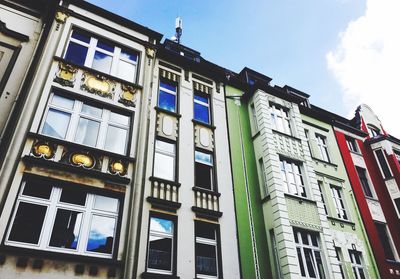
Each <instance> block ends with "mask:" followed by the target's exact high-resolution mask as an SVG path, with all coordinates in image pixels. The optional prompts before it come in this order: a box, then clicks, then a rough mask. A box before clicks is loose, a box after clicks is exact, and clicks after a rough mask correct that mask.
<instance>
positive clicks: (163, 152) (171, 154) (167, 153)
mask: <svg viewBox="0 0 400 279" xmlns="http://www.w3.org/2000/svg"><path fill="white" fill-rule="evenodd" d="M157 142H163V143H167V144H170V145H172V146H173V148H174V151H173V152H170V151H168V150H164V149H161V148H157ZM157 154H161V155H164V156H168V157H171V158H173V161H174V163H173V164H172V166H171V167H172V176H173V177H172V179H168V178H164V177H160V176H158V175H157V170H156V166H157V163H156V160H157V159H156V157H157ZM153 165H154V167H153V175H154V177H157V178H160V179H165V180H170V181H175V180H176V143H175V142H169V141H166V140H163V139H160V138H157V139H156V140H155V143H154V164H153Z"/></svg>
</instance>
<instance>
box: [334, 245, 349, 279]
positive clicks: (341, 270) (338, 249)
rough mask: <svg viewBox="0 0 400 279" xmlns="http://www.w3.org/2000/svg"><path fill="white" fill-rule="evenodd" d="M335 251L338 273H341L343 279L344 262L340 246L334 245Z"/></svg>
mask: <svg viewBox="0 0 400 279" xmlns="http://www.w3.org/2000/svg"><path fill="white" fill-rule="evenodd" d="M335 253H336V259H337V260H338V262H339V269H340V274H341V276H342V277H341V278H342V279H345V278H346V277H345V275H344V268H343V266H344V263H343V255H342V249H340V247H336V246H335Z"/></svg>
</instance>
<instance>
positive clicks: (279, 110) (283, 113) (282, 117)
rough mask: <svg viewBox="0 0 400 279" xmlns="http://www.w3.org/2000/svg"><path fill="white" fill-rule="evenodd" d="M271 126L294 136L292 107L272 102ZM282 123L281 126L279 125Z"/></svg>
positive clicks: (270, 105)
mask: <svg viewBox="0 0 400 279" xmlns="http://www.w3.org/2000/svg"><path fill="white" fill-rule="evenodd" d="M269 107H270V111H271V127H272V129H273V130H276V131H278V132H281V133H284V134H287V135H289V136H292V134H293V132H292V127H291V126H292V125H291V123H290V109H288V108H286V107H283V106H281V105H279V104H276V103H272V102H270V104H269ZM278 123H280V126H279V125H278ZM285 124H287V125H285Z"/></svg>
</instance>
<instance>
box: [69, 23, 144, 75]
mask: <svg viewBox="0 0 400 279" xmlns="http://www.w3.org/2000/svg"><path fill="white" fill-rule="evenodd" d="M138 57H139V55H138V53H137V52H135V51H132V50H129V49H126V48H124V47H119V46H114V45H113V44H112V43H110V42H108V41H106V40H103V39H98V38H95V37H92V36H91V35H89V34H88V33H86V32H84V31H81V30H73V31H72V34H71V37H70V39H69V44H68V47H67V50H66V51H65V54H64V58H65V59H66V60H68V61H70V62H73V63H75V64H78V65H81V66H86V67H89V68H92V69H95V70H97V71H100V72H103V73H106V74H110V75H113V76H116V77H119V78H121V79H124V80H127V81H130V82H135V81H136V72H137V63H138Z"/></svg>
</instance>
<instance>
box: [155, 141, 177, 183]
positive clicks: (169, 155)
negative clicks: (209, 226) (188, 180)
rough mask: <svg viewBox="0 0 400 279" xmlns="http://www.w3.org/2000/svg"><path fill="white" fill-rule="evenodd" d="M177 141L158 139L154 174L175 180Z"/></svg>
mask: <svg viewBox="0 0 400 279" xmlns="http://www.w3.org/2000/svg"><path fill="white" fill-rule="evenodd" d="M175 158H176V151H175V143H170V142H166V141H162V140H160V139H156V145H155V152H154V172H153V173H154V176H155V177H158V178H162V179H166V180H170V181H175Z"/></svg>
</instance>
